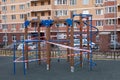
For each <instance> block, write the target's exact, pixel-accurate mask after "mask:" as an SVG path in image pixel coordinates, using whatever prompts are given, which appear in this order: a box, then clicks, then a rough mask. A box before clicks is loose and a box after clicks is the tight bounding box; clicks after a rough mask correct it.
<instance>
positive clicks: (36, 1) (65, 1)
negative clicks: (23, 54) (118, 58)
mask: <svg viewBox="0 0 120 80" xmlns="http://www.w3.org/2000/svg"><path fill="white" fill-rule="evenodd" d="M0 6H1V7H0V8H1V9H0V36H1V39H0V43H3V42H7V43H8V44H9V43H12V42H13V41H15V40H21V39H23V38H24V14H27V19H28V20H33V19H36V18H37V16H40V19H41V20H42V19H48V17H50V19H53V20H54V19H56V18H58V19H59V20H61V19H62V20H65V19H67V18H70V12H71V11H72V12H73V13H77V14H80V13H83V14H92V15H93V23H92V24H93V26H96V27H97V28H98V29H99V31H100V32H102V31H107V32H108V31H109V32H111V39H114V36H115V35H114V34H117V35H116V36H115V37H116V38H117V40H119V41H120V37H119V36H120V0H0ZM58 30H59V33H58V34H59V36H60V35H61V36H64V37H62V38H65V32H66V30H65V25H64V24H63V23H59V29H58V28H57V27H56V26H53V27H52V28H51V34H56V32H58ZM35 32H36V25H35V24H34V23H31V25H30V26H29V33H35ZM44 32H45V29H44V27H42V31H41V33H44ZM30 37H31V35H28V38H30ZM51 37H56V36H55V35H52V36H51Z"/></svg>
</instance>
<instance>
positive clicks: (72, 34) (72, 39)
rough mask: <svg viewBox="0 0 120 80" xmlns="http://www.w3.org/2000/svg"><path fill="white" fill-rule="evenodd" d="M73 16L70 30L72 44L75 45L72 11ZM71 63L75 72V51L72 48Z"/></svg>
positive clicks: (72, 70)
mask: <svg viewBox="0 0 120 80" xmlns="http://www.w3.org/2000/svg"><path fill="white" fill-rule="evenodd" d="M70 14H71V18H72V26H71V28H70V29H71V30H70V35H71V36H70V46H71V47H74V25H73V13H72V12H71V13H70ZM70 55H71V56H70V57H71V59H70V63H71V72H74V51H73V49H71V50H70Z"/></svg>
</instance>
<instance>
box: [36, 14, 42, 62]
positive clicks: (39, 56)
mask: <svg viewBox="0 0 120 80" xmlns="http://www.w3.org/2000/svg"><path fill="white" fill-rule="evenodd" d="M39 23H40V17H39V16H38V22H37V26H38V40H39V42H38V58H39V60H38V64H40V63H41V62H40V61H41V51H40V50H41V47H40V27H41V26H39Z"/></svg>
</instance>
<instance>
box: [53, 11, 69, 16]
mask: <svg viewBox="0 0 120 80" xmlns="http://www.w3.org/2000/svg"><path fill="white" fill-rule="evenodd" d="M67 14H68V12H67V10H57V11H55V15H56V16H67Z"/></svg>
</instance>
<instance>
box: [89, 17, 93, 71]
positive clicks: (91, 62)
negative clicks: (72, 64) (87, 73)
mask: <svg viewBox="0 0 120 80" xmlns="http://www.w3.org/2000/svg"><path fill="white" fill-rule="evenodd" d="M90 25H91V26H90V41H91V42H90V45H92V15H91V16H90ZM90 50H91V52H90V70H92V66H93V65H92V64H93V61H92V48H91V47H90Z"/></svg>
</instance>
